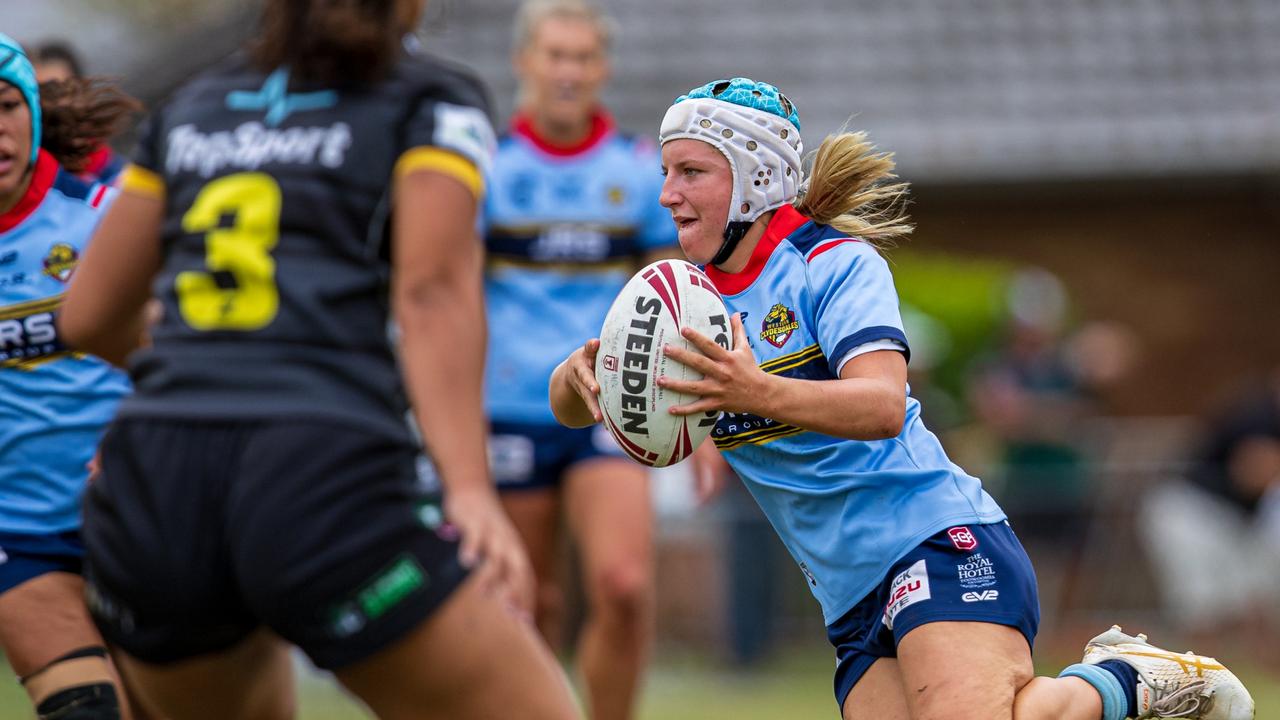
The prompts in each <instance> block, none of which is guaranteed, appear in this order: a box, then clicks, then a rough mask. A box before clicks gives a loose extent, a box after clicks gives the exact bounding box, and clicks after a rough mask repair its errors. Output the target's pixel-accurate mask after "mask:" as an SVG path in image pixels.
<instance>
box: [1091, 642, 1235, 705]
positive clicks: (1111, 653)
mask: <svg viewBox="0 0 1280 720" xmlns="http://www.w3.org/2000/svg"><path fill="white" fill-rule="evenodd" d="M1104 660H1119V661H1121V662H1123V663H1126V664H1127V665H1129V666H1130V667H1132V668H1133V669H1134V670H1136V671H1137V672H1138V690H1137V693H1138V704H1137V707H1138V715H1137V717H1138V718H1188V719H1195V720H1253V698H1252V697H1250V696H1249V691H1248V690H1245V689H1244V685H1243V684H1241V682H1240V680H1239V678H1237V677H1236V676H1235V675H1233V674H1232V673H1231V671H1230V670H1228V669H1227V668H1226V667H1224V666H1223V665H1222V663H1220V662H1218V661H1217V660H1214V659H1213V658H1211V657H1204V656H1202V655H1194V654H1192V653H1190V652H1185V653H1174V652H1169V651H1168V650H1161V649H1160V648H1158V647H1155V646H1154V645H1152V644H1151V643H1148V642H1147V636H1146V635H1142V634H1139V635H1138V636H1137V637H1132V636H1130V635H1126V634H1125V633H1123V632H1121V630H1120V626H1119V625H1112V626H1111V629H1110V630H1108V631H1106V632H1104V633H1102V634H1101V635H1099V636H1098V637H1096V638H1094V639H1092V640H1090V641H1089V644H1088V645H1086V646H1085V648H1084V663H1085V664H1086V665H1096V664H1098V663H1100V662H1102V661H1104Z"/></svg>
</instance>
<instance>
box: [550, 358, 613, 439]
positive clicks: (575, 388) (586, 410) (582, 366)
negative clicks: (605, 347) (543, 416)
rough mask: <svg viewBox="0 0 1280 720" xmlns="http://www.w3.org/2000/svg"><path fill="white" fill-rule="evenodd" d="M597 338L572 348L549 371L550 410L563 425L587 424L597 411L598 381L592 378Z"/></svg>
mask: <svg viewBox="0 0 1280 720" xmlns="http://www.w3.org/2000/svg"><path fill="white" fill-rule="evenodd" d="M599 350H600V340H599V339H597V338H592V339H590V340H588V341H587V342H586V343H585V344H584V345H583V346H582V347H580V348H578V349H577V350H574V351H573V354H572V355H570V356H569V357H567V358H565V361H564V362H562V363H560V364H559V365H558V366H557V367H556V369H555V370H554V371H553V372H552V373H551V388H550V391H549V394H550V400H551V412H552V413H553V414H554V415H555V416H556V420H557V421H559V422H560V424H561V425H564V426H566V427H572V428H577V427H587V426H588V425H594V424H596V423H598V422H600V420H601V419H602V418H603V416H602V415H601V414H600V399H599V395H600V383H598V382H596V353H597V352H599Z"/></svg>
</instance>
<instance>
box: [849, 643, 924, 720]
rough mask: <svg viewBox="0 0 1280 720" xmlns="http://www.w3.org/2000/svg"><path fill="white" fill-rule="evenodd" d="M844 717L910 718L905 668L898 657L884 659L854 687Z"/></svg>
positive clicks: (871, 719) (857, 719) (855, 719)
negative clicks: (904, 684) (899, 663)
mask: <svg viewBox="0 0 1280 720" xmlns="http://www.w3.org/2000/svg"><path fill="white" fill-rule="evenodd" d="M841 717H843V718H844V720H910V718H911V716H910V714H908V712H907V698H906V691H905V690H903V686H902V673H901V668H899V667H898V661H897V660H896V659H894V658H880V659H879V660H876V661H875V663H874V664H873V665H872V666H871V667H870V668H868V669H867V672H866V673H864V674H863V676H862V677H861V678H860V679H859V680H858V682H857V684H855V685H854V686H853V690H851V691H850V692H849V695H848V696H847V697H846V698H845V701H844V707H843V708H841Z"/></svg>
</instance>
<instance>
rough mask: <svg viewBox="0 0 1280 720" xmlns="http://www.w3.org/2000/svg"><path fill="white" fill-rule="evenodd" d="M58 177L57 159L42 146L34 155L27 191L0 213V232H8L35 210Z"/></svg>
mask: <svg viewBox="0 0 1280 720" xmlns="http://www.w3.org/2000/svg"><path fill="white" fill-rule="evenodd" d="M57 177H58V161H57V160H54V159H53V156H52V155H50V154H49V153H48V152H45V150H44V149H43V148H42V149H41V150H40V154H39V155H37V156H36V169H35V172H33V173H32V174H31V184H30V185H28V186H27V192H26V194H25V195H23V196H22V199H21V200H19V201H18V204H17V205H14V206H13V207H12V208H10V209H9V212H7V213H5V214H3V215H0V232H9V231H10V230H12V229H14V228H15V227H17V226H18V224H19V223H21V222H22V221H23V220H26V219H27V216H28V215H30V214H31V213H32V212H34V211H35V209H36V208H37V207H39V206H40V203H41V202H43V201H44V196H45V195H46V194H48V192H49V188H51V187H53V181H54V180H56V179H57Z"/></svg>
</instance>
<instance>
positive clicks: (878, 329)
mask: <svg viewBox="0 0 1280 720" xmlns="http://www.w3.org/2000/svg"><path fill="white" fill-rule="evenodd" d="M873 340H896V341H898V342H900V343H902V354H903V355H906V356H907V360H908V361H910V360H911V346H910V345H909V344H908V343H907V336H906V334H905V333H903V332H902V331H901V330H899V329H898V328H896V327H893V326H890V325H876V326H874V327H869V328H863V329H861V330H859V331H858V332H856V333H854V334H852V335H849V336H847V337H845V338H844V339H843V340H841V341H840V342H838V343H836V349H835V352H833V353H831V355H830V356H828V357H830V360H828V362H830V363H831V374H832V375H835V376H836V377H840V367H839V363H840V360H841V359H842V358H843V357H844V356H845V354H846V353H848V352H849V351H850V350H852V349H854V348H856V347H858V346H859V345H862V344H864V343H869V342H871V341H873Z"/></svg>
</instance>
